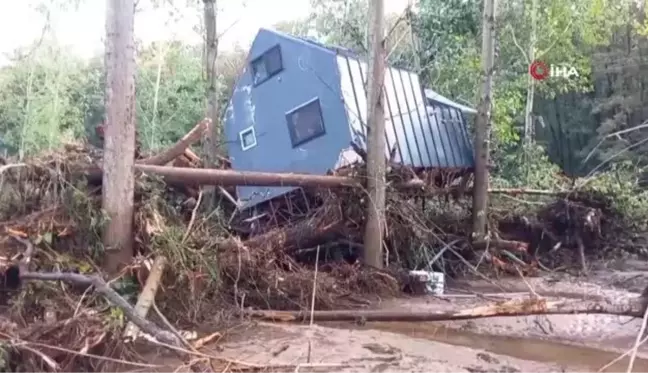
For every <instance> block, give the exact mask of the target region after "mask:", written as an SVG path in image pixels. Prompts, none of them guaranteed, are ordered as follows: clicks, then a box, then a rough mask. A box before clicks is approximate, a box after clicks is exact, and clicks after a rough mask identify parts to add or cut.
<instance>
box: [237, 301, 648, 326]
mask: <svg viewBox="0 0 648 373" xmlns="http://www.w3.org/2000/svg"><path fill="white" fill-rule="evenodd" d="M647 301H648V298H645V297H643V296H639V297H637V298H633V299H630V300H628V301H620V302H609V301H588V300H549V299H546V298H530V299H515V300H507V301H503V302H497V303H492V304H488V305H484V306H478V307H472V308H466V309H459V310H436V311H435V310H429V311H414V310H335V311H314V312H313V313H312V316H311V313H310V312H308V311H272V310H270V311H261V310H247V311H242V313H241V314H242V315H243V316H247V317H251V318H254V319H260V320H265V321H274V322H308V321H309V320H313V321H319V322H324V321H352V322H353V321H355V322H359V321H362V322H375V321H383V322H385V321H388V322H414V321H451V320H468V319H478V318H486V317H501V316H531V315H575V314H608V315H617V316H631V317H639V318H640V317H642V316H643V314H644V311H645V309H646V304H647ZM311 317H312V318H311Z"/></svg>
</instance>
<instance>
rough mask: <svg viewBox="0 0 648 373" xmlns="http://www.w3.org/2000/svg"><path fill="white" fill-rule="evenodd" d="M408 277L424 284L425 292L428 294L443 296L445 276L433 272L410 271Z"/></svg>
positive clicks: (441, 273)
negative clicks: (415, 278)
mask: <svg viewBox="0 0 648 373" xmlns="http://www.w3.org/2000/svg"><path fill="white" fill-rule="evenodd" d="M409 274H410V276H412V277H417V278H418V280H419V281H420V282H422V283H425V291H426V292H427V293H428V294H434V295H443V292H444V291H445V274H444V273H443V272H434V271H410V273H409Z"/></svg>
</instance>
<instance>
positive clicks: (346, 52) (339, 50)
mask: <svg viewBox="0 0 648 373" xmlns="http://www.w3.org/2000/svg"><path fill="white" fill-rule="evenodd" d="M261 30H263V31H266V32H270V33H274V34H276V35H278V36H280V37H282V38H285V39H288V40H292V41H294V42H297V43H301V44H306V45H308V46H310V47H314V48H321V49H325V50H327V51H330V52H333V53H335V54H337V55H343V56H345V57H347V58H352V59H357V60H363V59H364V58H363V57H361V56H360V55H359V54H357V53H355V52H353V51H352V50H350V49H348V48H343V47H339V46H333V45H326V44H324V43H321V42H319V41H317V40H314V39H312V38H308V37H300V36H293V35H290V34H286V33H284V32H281V31H277V30H274V29H268V28H262V29H261ZM390 67H393V68H395V67H396V66H393V65H390ZM399 69H400V68H399ZM401 70H404V71H407V72H412V71H411V70H408V69H401ZM425 97H426V98H427V99H428V100H430V101H434V102H437V103H440V104H442V105H447V106H451V107H453V108H455V109H458V110H461V111H462V112H464V113H467V114H475V113H477V111H476V110H475V109H473V108H471V107H468V106H466V105H463V104H460V103H458V102H455V101H453V100H451V99H449V98H447V97H445V96H443V95H441V94H440V93H438V92H436V91H434V90H432V89H429V88H425Z"/></svg>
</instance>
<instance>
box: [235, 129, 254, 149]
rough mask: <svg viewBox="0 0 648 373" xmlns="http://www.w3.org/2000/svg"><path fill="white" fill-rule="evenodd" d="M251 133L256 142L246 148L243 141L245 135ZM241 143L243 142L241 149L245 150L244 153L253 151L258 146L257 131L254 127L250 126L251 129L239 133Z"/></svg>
mask: <svg viewBox="0 0 648 373" xmlns="http://www.w3.org/2000/svg"><path fill="white" fill-rule="evenodd" d="M249 132H252V137H253V138H254V142H253V143H252V144H250V145H248V146H245V141H244V140H243V139H244V138H245V136H244V135H245V134H247V133H249ZM239 141H240V142H241V149H243V151H246V150H248V149H252V148H254V147H255V146H257V138H256V131H255V130H254V126H250V127H248V128H246V129H244V130H242V131H241V132H239Z"/></svg>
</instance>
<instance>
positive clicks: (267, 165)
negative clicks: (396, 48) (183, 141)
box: [224, 29, 351, 208]
mask: <svg viewBox="0 0 648 373" xmlns="http://www.w3.org/2000/svg"><path fill="white" fill-rule="evenodd" d="M277 44H279V45H280V48H281V53H282V62H283V67H284V69H283V71H281V72H280V73H279V74H278V75H275V76H274V77H272V78H271V79H269V80H267V81H265V82H264V83H262V84H260V85H258V86H254V85H253V84H252V74H251V68H250V65H249V63H250V62H251V61H253V60H254V59H255V58H256V57H258V56H260V55H262V54H263V53H264V52H266V51H267V50H268V49H270V48H272V47H273V46H275V45H277ZM247 62H248V64H247V65H246V67H245V71H243V73H242V75H241V76H240V77H239V79H238V82H237V84H236V87H235V89H234V92H233V94H232V98H231V100H230V104H229V106H228V108H227V110H226V113H225V131H224V132H225V136H226V138H227V142H228V150H229V156H230V158H231V159H232V168H233V169H235V170H240V171H263V172H295V173H310V174H324V173H326V172H327V171H328V170H329V169H331V168H333V167H334V166H335V163H336V161H337V160H338V156H339V154H340V151H341V150H342V149H345V148H348V147H349V143H350V141H351V137H350V131H349V125H348V122H347V116H346V115H347V114H346V111H345V107H344V103H343V102H342V97H341V92H340V83H339V80H340V74H339V72H338V67H337V61H336V56H335V53H334V52H333V51H330V50H328V49H325V48H321V47H319V46H316V45H313V44H310V43H307V42H305V41H302V40H299V39H294V38H292V37H287V36H285V35H281V34H277V33H274V32H272V31H269V30H264V29H262V30H261V31H259V33H258V35H257V37H256V38H255V40H254V42H253V44H252V47H251V49H250V52H249V55H248V59H247ZM315 97H318V98H319V100H320V105H321V108H322V115H323V121H324V127H325V130H326V134H325V135H324V136H321V137H319V138H316V139H314V140H311V141H309V142H307V143H305V144H302V145H300V146H298V147H297V148H293V147H292V143H291V139H290V134H289V131H288V125H287V122H286V113H287V112H289V111H291V110H292V109H293V108H295V107H297V106H300V105H302V104H303V103H305V102H308V101H310V100H311V99H313V98H315ZM251 125H253V126H254V128H255V132H256V137H257V146H256V147H254V148H251V149H248V150H246V151H243V150H242V147H241V143H240V141H239V132H240V131H242V130H244V129H246V128H248V127H249V126H251ZM292 189H294V188H292V187H290V188H277V187H272V188H266V187H238V188H237V193H238V197H239V200H240V201H241V203H242V207H243V208H245V207H248V206H251V205H256V204H258V203H260V202H262V201H266V200H269V199H272V198H274V197H276V196H279V195H281V194H283V193H286V192H288V191H290V190H292Z"/></svg>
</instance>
